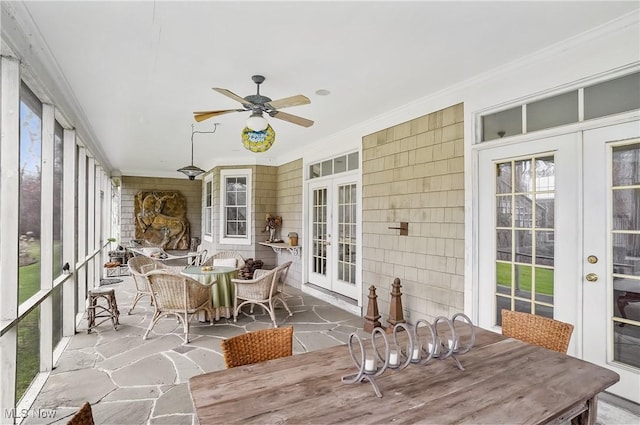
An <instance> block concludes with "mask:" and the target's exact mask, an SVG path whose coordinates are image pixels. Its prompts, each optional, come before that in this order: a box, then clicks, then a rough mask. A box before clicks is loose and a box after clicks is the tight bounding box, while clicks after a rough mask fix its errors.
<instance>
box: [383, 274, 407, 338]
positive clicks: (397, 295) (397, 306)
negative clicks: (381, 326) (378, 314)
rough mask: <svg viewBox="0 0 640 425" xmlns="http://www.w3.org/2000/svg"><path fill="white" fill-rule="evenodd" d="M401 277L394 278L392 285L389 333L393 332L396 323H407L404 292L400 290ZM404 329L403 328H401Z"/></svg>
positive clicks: (388, 321) (388, 320)
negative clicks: (404, 311) (403, 302)
mask: <svg viewBox="0 0 640 425" xmlns="http://www.w3.org/2000/svg"><path fill="white" fill-rule="evenodd" d="M401 287H402V285H400V279H398V278H397V277H396V278H395V279H393V284H392V285H391V302H390V303H389V318H388V319H387V323H389V325H388V326H387V333H391V332H393V327H394V326H395V325H396V323H406V320H404V315H403V314H402V298H401V297H402V292H400V288H401ZM400 329H402V328H400Z"/></svg>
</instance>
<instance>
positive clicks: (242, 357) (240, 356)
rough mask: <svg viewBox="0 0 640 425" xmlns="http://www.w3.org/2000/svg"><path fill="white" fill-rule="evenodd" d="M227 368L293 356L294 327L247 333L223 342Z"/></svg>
mask: <svg viewBox="0 0 640 425" xmlns="http://www.w3.org/2000/svg"><path fill="white" fill-rule="evenodd" d="M222 354H223V356H224V362H225V364H226V365H227V368H232V367H237V366H242V365H246V364H252V363H258V362H264V361H267V360H272V359H279V358H280V357H288V356H291V355H292V354H293V326H287V327H284V328H269V329H263V330H259V331H254V332H247V333H244V334H241V335H238V336H234V337H232V338H229V339H225V340H223V341H222Z"/></svg>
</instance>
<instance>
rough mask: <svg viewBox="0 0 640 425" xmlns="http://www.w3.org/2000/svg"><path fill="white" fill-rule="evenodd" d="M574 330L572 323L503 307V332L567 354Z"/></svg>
mask: <svg viewBox="0 0 640 425" xmlns="http://www.w3.org/2000/svg"><path fill="white" fill-rule="evenodd" d="M572 332H573V325H572V324H570V323H564V322H561V321H559V320H554V319H549V318H548V317H543V316H537V315H535V314H529V313H522V312H519V311H511V310H506V309H502V334H503V335H505V336H508V337H511V338H515V339H519V340H520V341H524V342H527V343H529V344H534V345H538V346H540V347H544V348H548V349H549V350H554V351H558V352H560V353H565V354H566V353H567V349H568V348H569V341H570V340H571V334H572Z"/></svg>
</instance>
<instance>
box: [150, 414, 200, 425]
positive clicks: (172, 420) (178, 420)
mask: <svg viewBox="0 0 640 425" xmlns="http://www.w3.org/2000/svg"><path fill="white" fill-rule="evenodd" d="M194 421H195V419H194V415H193V414H189V415H167V416H159V417H157V418H151V421H150V424H151V425H193V424H194ZM201 425H202V424H201Z"/></svg>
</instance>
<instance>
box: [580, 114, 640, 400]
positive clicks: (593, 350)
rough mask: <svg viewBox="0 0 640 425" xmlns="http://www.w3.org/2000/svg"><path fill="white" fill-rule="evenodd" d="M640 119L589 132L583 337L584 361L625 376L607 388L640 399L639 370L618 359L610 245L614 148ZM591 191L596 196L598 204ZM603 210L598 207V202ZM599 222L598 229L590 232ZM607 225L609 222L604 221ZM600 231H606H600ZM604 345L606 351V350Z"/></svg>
mask: <svg viewBox="0 0 640 425" xmlns="http://www.w3.org/2000/svg"><path fill="white" fill-rule="evenodd" d="M639 123H640V121H635V122H629V123H625V124H618V125H610V126H606V127H602V128H598V129H594V130H590V131H585V132H584V146H585V157H584V179H585V180H584V181H585V182H586V183H587V184H588V185H585V193H584V198H585V208H584V229H585V233H584V242H583V246H584V255H583V258H582V260H583V261H582V266H583V273H582V282H583V296H584V307H583V309H584V310H583V324H584V330H585V334H584V335H583V345H584V350H583V355H582V357H581V358H582V359H584V360H587V361H590V362H592V363H596V364H599V365H601V366H604V367H607V368H610V369H612V370H613V371H615V372H616V373H618V374H620V376H621V379H620V382H618V383H617V384H615V385H613V386H612V387H610V388H609V389H608V390H607V391H610V392H612V393H614V394H617V395H620V396H622V397H624V398H627V399H630V400H632V401H634V402H635V403H638V402H640V372H639V371H638V370H637V369H634V368H633V367H631V366H628V365H626V364H623V363H620V362H616V361H615V360H614V355H613V354H614V353H613V350H614V346H613V344H612V341H613V333H614V323H613V322H612V320H611V317H613V316H614V311H613V303H614V300H613V279H610V277H611V271H612V263H613V258H612V252H611V249H609V248H610V247H611V243H612V242H611V231H610V229H611V228H612V223H611V221H610V217H611V205H612V200H611V196H610V195H611V172H612V170H611V164H612V163H611V160H612V158H611V149H610V147H613V146H617V145H621V144H625V142H624V141H628V140H630V139H635V140H634V142H635V143H637V140H638V139H637V138H638V137H640V125H639ZM590 195H593V196H594V198H595V202H593V200H592V198H591V197H590ZM594 204H595V205H597V206H599V208H593V207H592V206H593V205H594ZM596 223H597V229H598V231H589V229H593V228H594V225H596ZM603 223H606V226H605V225H603ZM600 230H601V231H600ZM589 255H595V256H596V257H597V258H598V259H599V260H598V262H597V263H594V264H590V263H589V262H588V261H587V259H586V257H587V256H589ZM587 273H595V274H596V275H597V276H598V277H599V278H598V280H597V281H595V282H588V281H587V280H586V279H585V277H584V276H586V274H587ZM603 347H604V349H603Z"/></svg>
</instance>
